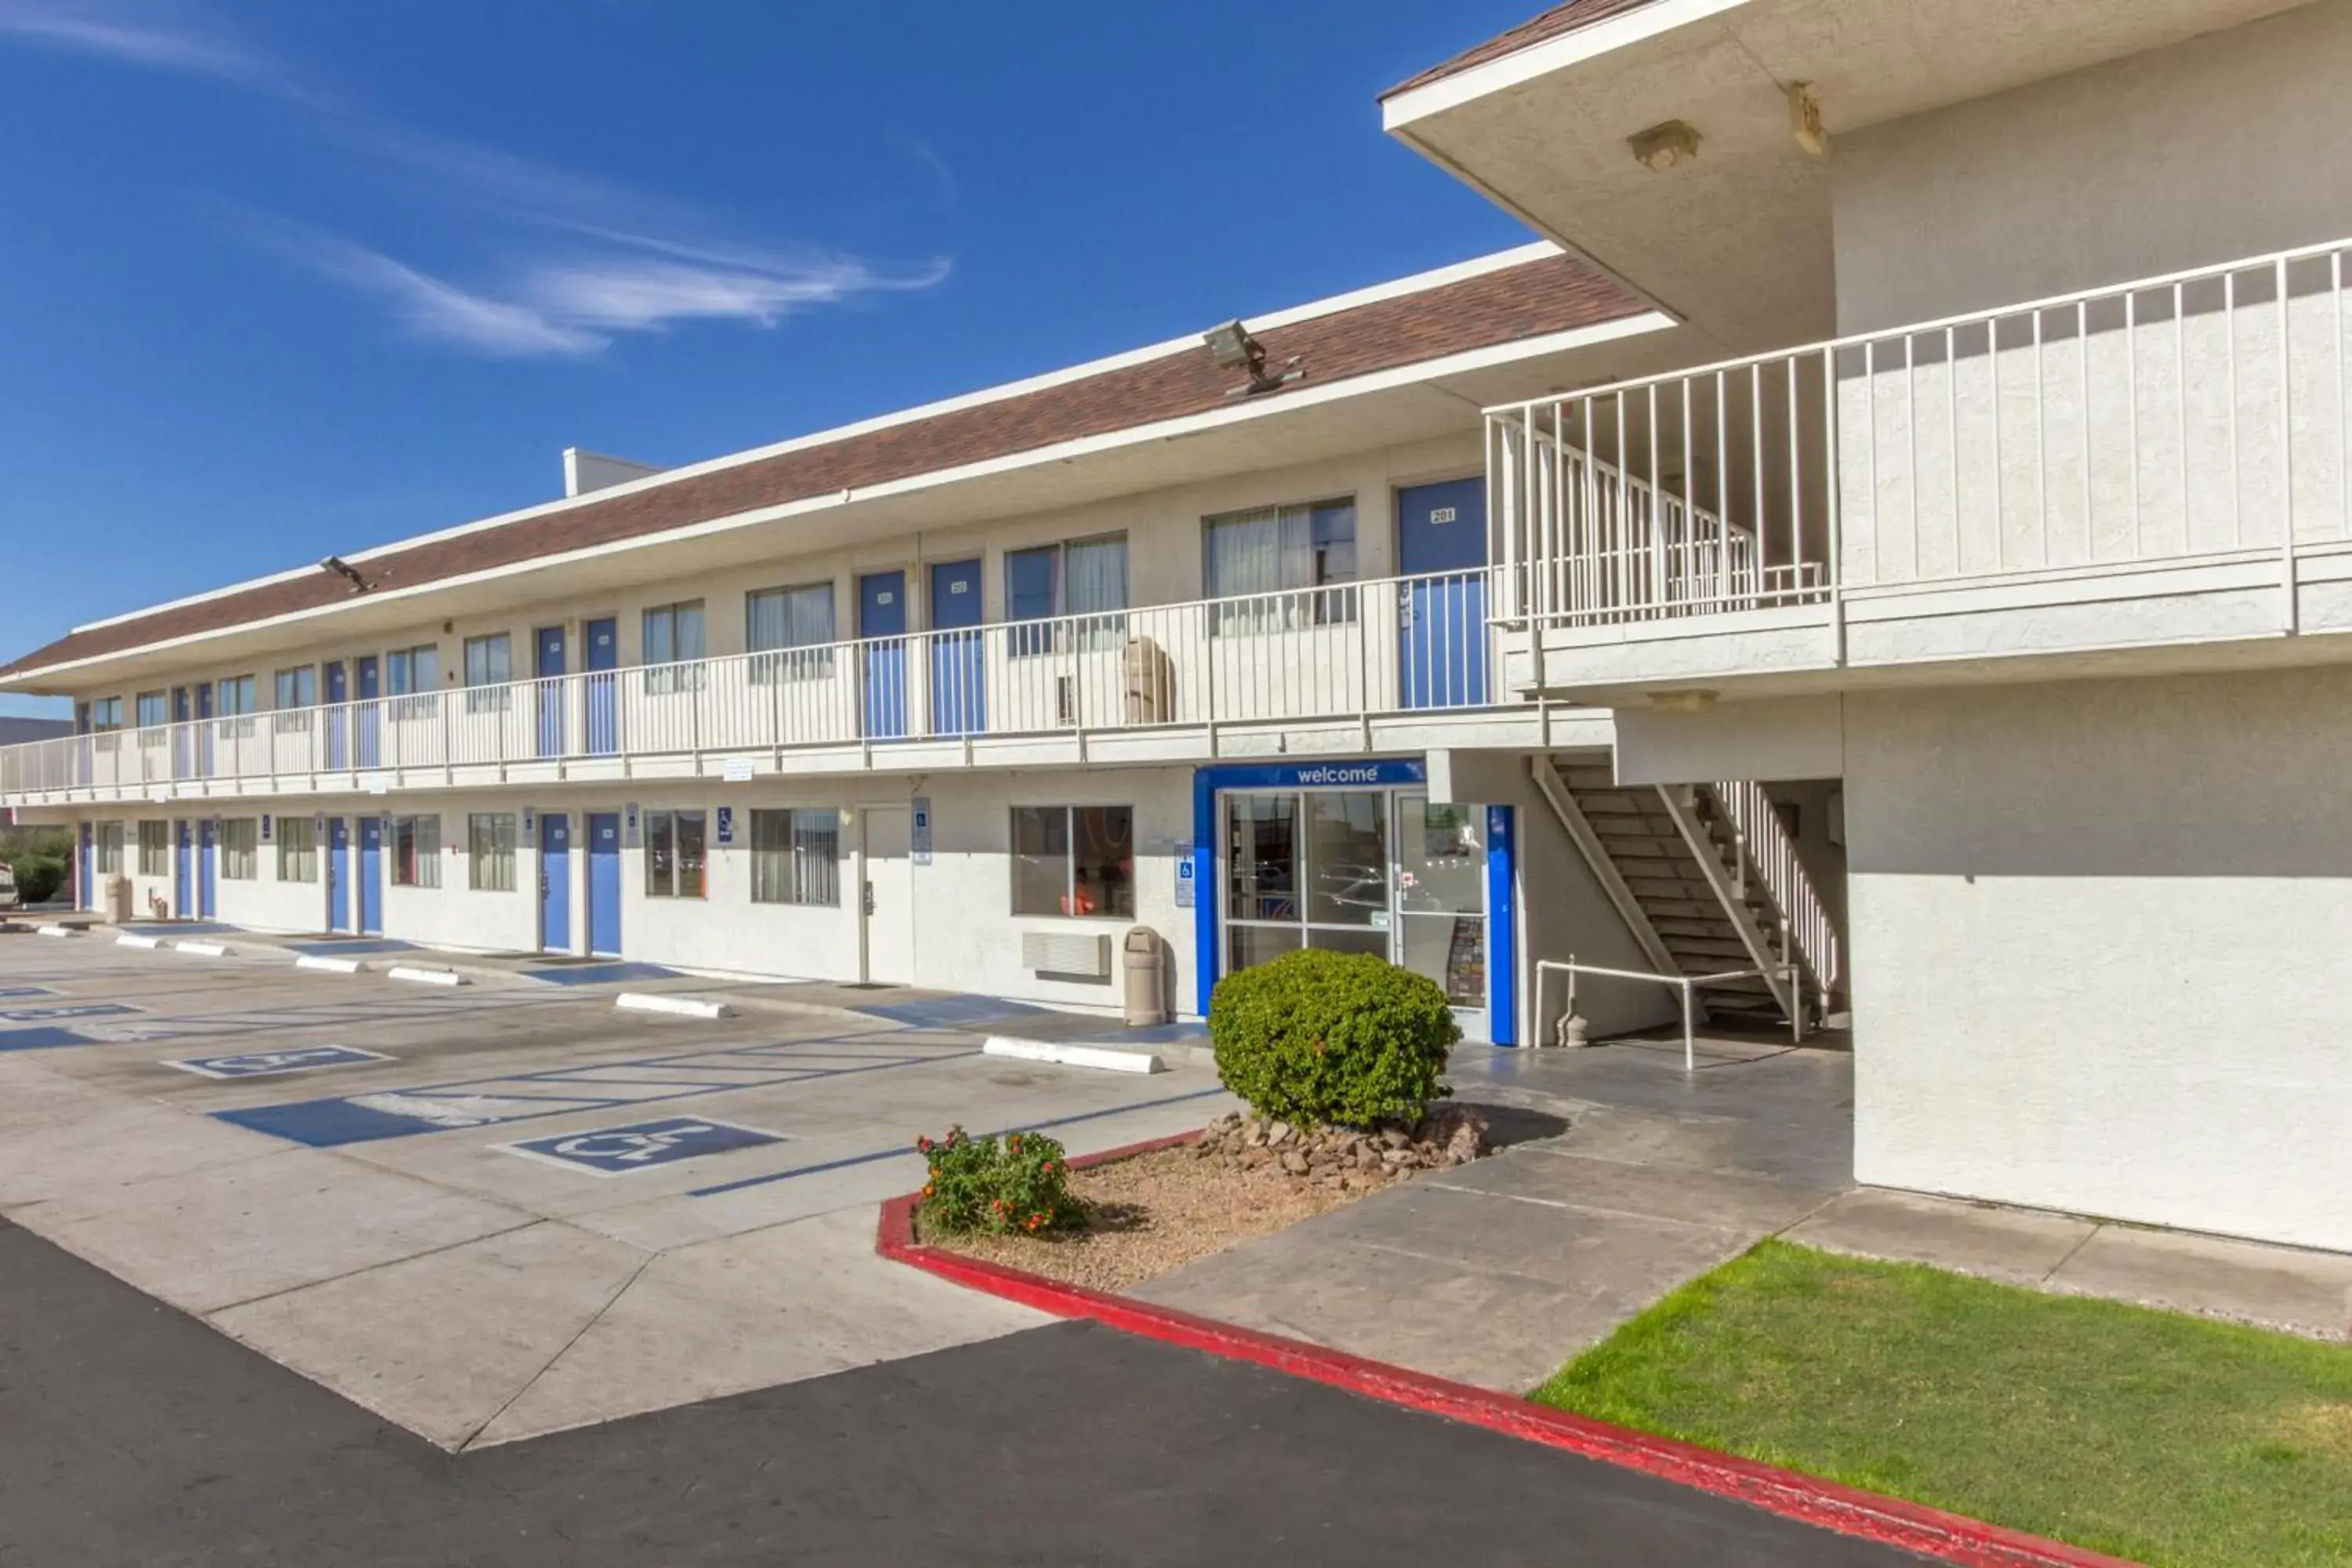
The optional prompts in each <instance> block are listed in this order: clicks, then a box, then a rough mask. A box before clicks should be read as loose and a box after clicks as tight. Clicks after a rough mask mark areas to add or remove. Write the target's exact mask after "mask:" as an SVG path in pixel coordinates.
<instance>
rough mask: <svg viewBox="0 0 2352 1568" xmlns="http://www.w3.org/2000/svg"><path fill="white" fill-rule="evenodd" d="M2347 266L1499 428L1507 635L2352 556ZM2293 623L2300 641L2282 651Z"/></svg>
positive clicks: (1753, 367)
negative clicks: (2093, 571) (2109, 572)
mask: <svg viewBox="0 0 2352 1568" xmlns="http://www.w3.org/2000/svg"><path fill="white" fill-rule="evenodd" d="M2347 249H2352V240H2342V241H2335V242H2331V243H2329V244H2326V245H2321V246H2314V247H2305V248H2302V249H2297V250H2291V251H2280V252H2273V253H2272V254H2269V255H2265V256H2261V257H2255V258H2249V259H2246V260H2242V261H2236V262H2231V263H2229V264H2226V265H2223V266H2219V267H2214V268H2203V269H2200V270H2195V271H2189V272H2180V273H2172V274H2167V275H2165V276H2162V277H2158V278H2149V279H2139V280H2137V281H2134V282H2128V283H2119V284H2115V285H2110V286H2106V287H2102V288H2098V289H2087V290H2084V291H2082V292H2079V293H2073V294H2066V295H2062V296H2057V297H2053V298H2051V299H2046V300H2032V301H2029V302H2027V303H2023V304H2019V305H2013V306H2008V307H2004V308H2002V309H2000V310H1987V311H1982V312H1978V313H1973V314H1969V315H1963V316H1954V317H1950V318H1948V319H1945V320H1941V321H1927V322H1922V323H1919V324H1916V325H1912V326H1905V327H1898V328H1893V329H1889V330H1887V331H1876V332H1866V333H1861V334H1856V335H1853V336H1850V337H1844V338H1839V339H1835V340H1832V341H1831V342H1821V343H1815V344H1811V345H1809V346H1807V347H1803V348H1799V349H1795V350H1791V351H1789V352H1786V353H1774V354H1766V355H1760V356H1758V357H1755V358H1751V359H1742V360H1736V361H1730V362H1727V363H1722V364H1716V365H1708V366H1705V367H1703V368H1701V369H1697V370H1693V371H1685V372H1680V373H1676V374H1666V375H1658V376H1652V377H1647V378H1644V379H1641V380H1635V381H1628V382H1623V383H1620V384H1614V385H1610V386H1601V387H1594V388H1591V389H1589V390H1585V391H1579V392H1573V393H1567V394H1563V395H1559V396H1555V397H1549V398H1543V399H1538V400H1534V401H1530V402H1527V403H1521V404H1514V405H1507V406H1503V407H1497V408H1493V409H1489V410H1488V411H1487V472H1488V488H1489V502H1490V511H1491V515H1492V518H1493V521H1494V530H1495V535H1496V542H1497V549H1496V559H1497V561H1498V563H1500V572H1499V586H1498V590H1497V595H1498V603H1497V607H1496V614H1497V616H1498V617H1499V618H1501V619H1503V620H1504V621H1506V622H1507V623H1510V624H1514V625H1527V624H1530V623H1532V624H1537V625H1571V626H1573V625H1587V626H1590V625H1601V624H1608V623H1612V622H1622V621H1628V620H1656V619H1663V618H1667V617H1673V616H1691V615H1700V614H1709V613H1721V612H1727V611H1734V610H1745V609H1759V608H1769V607H1772V606H1776V605H1791V604H1806V603H1819V602H1822V601H1835V600H1838V599H1841V598H1842V596H1843V595H1845V594H1847V593H1849V592H1854V591H1867V590H1869V589H1873V588H1878V587H1889V588H1895V587H1906V586H1913V585H1918V584H1940V583H1951V582H1963V581H1969V580H1975V579H1981V578H1987V577H2008V576H2014V575H2016V574H2033V573H2037V572H2061V571H2075V570H2079V569H2083V568H2100V567H2107V566H2126V565H2129V564H2131V563H2140V562H2153V561H2175V560H2182V559H2193V558H2198V557H2213V558H2227V557H2231V556H2249V557H2252V558H2254V559H2260V558H2262V557H2263V556H2265V555H2268V556H2272V557H2274V558H2275V559H2276V560H2277V561H2278V562H2279V563H2280V568H2281V571H2282V573H2283V580H2284V585H2285V586H2286V587H2287V589H2288V590H2289V599H2290V607H2289V610H2288V614H2289V616H2292V615H2293V614H2294V611H2293V608H2292V589H2293V586H2294V576H2295V569H2294V563H2295V559H2296V555H2297V553H2298V552H2299V551H2301V550H2303V549H2305V548H2307V547H2309V546H2312V545H2315V544H2323V543H2331V542H2347V541H2352V469H2348V468H2347V447H2352V376H2347V362H2352V344H2347V301H2346V297H2345V295H2346V290H2345V273H2346V262H2347ZM2292 625H2293V623H2292V620H2290V621H2289V626H2290V628H2291V627H2292Z"/></svg>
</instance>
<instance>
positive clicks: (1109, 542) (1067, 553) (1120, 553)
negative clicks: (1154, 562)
mask: <svg viewBox="0 0 2352 1568" xmlns="http://www.w3.org/2000/svg"><path fill="white" fill-rule="evenodd" d="M1127 607H1128V605H1127V535H1125V534H1124V533H1110V534H1104V535H1102V536H1100V537H1098V538H1095V539H1073V540H1070V541H1069V542H1066V543H1062V544H1045V545H1040V546H1038V547H1037V548H1035V549H1034V550H1012V551H1007V552H1005V556H1004V616H1005V619H1007V620H1010V621H1042V620H1048V619H1053V618H1055V617H1057V616H1066V617H1068V618H1069V627H1068V631H1067V633H1066V635H1065V636H1064V637H1062V638H1061V639H1059V641H1058V643H1057V640H1056V637H1055V633H1054V631H1053V629H1052V628H1049V627H1045V626H1036V627H1031V628H1027V629H1015V630H1014V631H1013V635H1012V638H1011V647H1012V651H1013V653H1015V654H1034V653H1050V652H1052V651H1053V650H1054V649H1055V647H1057V646H1059V647H1062V648H1063V649H1065V650H1067V649H1069V648H1071V647H1078V648H1102V647H1118V646H1119V645H1120V644H1122V643H1124V642H1125V641H1126V640H1127V617H1126V616H1124V615H1122V614H1120V613H1119V612H1121V611H1123V610H1125V609H1126V608H1127Z"/></svg>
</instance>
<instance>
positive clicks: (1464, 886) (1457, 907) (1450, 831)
mask: <svg viewBox="0 0 2352 1568" xmlns="http://www.w3.org/2000/svg"><path fill="white" fill-rule="evenodd" d="M1397 809H1398V813H1399V815H1400V816H1401V817H1402V822H1403V828H1404V842H1402V844H1399V845H1398V846H1397V905H1398V907H1399V908H1400V909H1403V910H1412V911H1417V912H1422V913H1429V914H1449V915H1454V914H1467V915H1475V914H1484V913H1485V912H1486V834H1485V832H1484V831H1483V829H1482V828H1481V827H1480V826H1479V823H1480V816H1481V813H1480V811H1479V809H1478V807H1476V806H1475V805H1431V804H1430V803H1429V802H1428V801H1426V800H1423V799H1422V798H1421V797H1420V796H1418V795H1408V796H1406V797H1405V798H1404V799H1403V800H1402V801H1400V802H1399V803H1398V807H1397Z"/></svg>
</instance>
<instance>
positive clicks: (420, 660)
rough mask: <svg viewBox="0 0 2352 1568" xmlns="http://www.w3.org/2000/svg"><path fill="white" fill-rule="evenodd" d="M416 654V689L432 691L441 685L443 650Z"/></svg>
mask: <svg viewBox="0 0 2352 1568" xmlns="http://www.w3.org/2000/svg"><path fill="white" fill-rule="evenodd" d="M415 656H416V689H417V690H419V691H430V690H432V689H435V688H436V687H437V686H439V685H440V684H441V650H440V649H439V648H437V647H420V648H417V649H415ZM436 820H437V819H436Z"/></svg>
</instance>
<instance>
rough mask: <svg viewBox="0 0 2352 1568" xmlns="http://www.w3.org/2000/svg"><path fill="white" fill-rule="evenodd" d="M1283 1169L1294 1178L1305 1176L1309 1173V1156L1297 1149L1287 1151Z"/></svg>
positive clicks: (1284, 1153)
mask: <svg viewBox="0 0 2352 1568" xmlns="http://www.w3.org/2000/svg"><path fill="white" fill-rule="evenodd" d="M1282 1168H1283V1169H1284V1170H1286V1171H1287V1172H1289V1173H1291V1174H1292V1175H1294V1176H1303V1175H1305V1174H1306V1173H1307V1156H1306V1155H1304V1154H1302V1153H1300V1152H1298V1151H1297V1150H1296V1149H1289V1150H1286V1151H1284V1152H1283V1156H1282Z"/></svg>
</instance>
